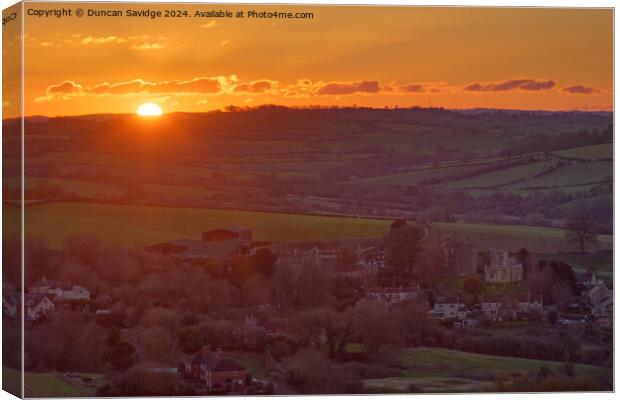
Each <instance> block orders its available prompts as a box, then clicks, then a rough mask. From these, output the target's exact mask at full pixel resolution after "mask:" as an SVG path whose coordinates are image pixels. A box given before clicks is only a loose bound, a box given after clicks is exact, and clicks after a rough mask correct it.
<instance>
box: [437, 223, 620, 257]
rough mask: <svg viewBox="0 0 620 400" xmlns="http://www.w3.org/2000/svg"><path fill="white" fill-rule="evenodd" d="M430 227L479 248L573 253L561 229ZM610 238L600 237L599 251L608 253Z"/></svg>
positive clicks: (446, 225) (474, 226) (611, 237)
mask: <svg viewBox="0 0 620 400" xmlns="http://www.w3.org/2000/svg"><path fill="white" fill-rule="evenodd" d="M433 227H436V228H437V230H438V231H439V232H441V233H443V234H445V235H449V236H450V237H453V238H464V237H466V236H470V237H472V238H473V239H474V240H475V241H476V242H477V243H478V247H479V248H485V247H487V248H488V247H498V248H506V249H508V250H509V251H517V250H519V249H520V248H521V247H525V248H527V249H528V250H529V251H532V252H560V251H570V250H574V249H571V248H569V246H568V245H567V243H566V237H565V234H566V231H565V230H563V229H556V228H547V227H536V226H525V225H491V224H451V223H434V224H433ZM612 246H613V236H611V235H599V248H600V249H610V248H612Z"/></svg>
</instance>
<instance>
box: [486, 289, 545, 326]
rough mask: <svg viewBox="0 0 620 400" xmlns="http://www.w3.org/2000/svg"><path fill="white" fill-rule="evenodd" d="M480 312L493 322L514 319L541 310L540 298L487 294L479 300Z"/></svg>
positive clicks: (518, 294) (517, 294)
mask: <svg viewBox="0 0 620 400" xmlns="http://www.w3.org/2000/svg"><path fill="white" fill-rule="evenodd" d="M481 307H482V312H483V313H484V314H486V315H487V316H488V317H489V318H491V319H493V320H497V319H500V320H501V319H505V318H511V317H512V318H515V317H518V316H519V315H524V314H527V313H529V312H530V311H541V310H542V296H531V295H530V293H510V294H487V295H483V297H482V300H481Z"/></svg>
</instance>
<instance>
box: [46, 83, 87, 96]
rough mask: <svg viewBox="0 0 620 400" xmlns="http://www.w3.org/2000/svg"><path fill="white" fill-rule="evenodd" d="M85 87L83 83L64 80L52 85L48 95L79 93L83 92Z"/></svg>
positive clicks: (48, 89)
mask: <svg viewBox="0 0 620 400" xmlns="http://www.w3.org/2000/svg"><path fill="white" fill-rule="evenodd" d="M83 90H84V88H83V87H82V85H80V84H77V83H75V82H73V81H64V82H62V83H59V84H57V85H51V86H50V87H48V88H47V94H48V95H52V96H53V95H68V94H78V93H82V91H83Z"/></svg>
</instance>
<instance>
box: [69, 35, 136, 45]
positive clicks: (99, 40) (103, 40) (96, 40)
mask: <svg viewBox="0 0 620 400" xmlns="http://www.w3.org/2000/svg"><path fill="white" fill-rule="evenodd" d="M126 41H127V39H123V38H122V37H118V36H103V37H92V36H87V37H85V38H84V39H82V41H81V42H80V43H82V44H107V43H116V44H118V43H125V42H126Z"/></svg>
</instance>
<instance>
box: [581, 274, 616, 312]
mask: <svg viewBox="0 0 620 400" xmlns="http://www.w3.org/2000/svg"><path fill="white" fill-rule="evenodd" d="M613 293H614V292H613V290H611V289H609V288H608V287H607V285H605V283H604V282H603V281H602V280H599V281H598V282H597V284H596V285H595V286H594V287H592V288H591V289H590V290H588V293H587V298H588V302H589V305H590V308H591V309H592V315H594V316H595V317H598V318H601V317H608V316H609V317H610V316H611V315H612V314H613V298H614V296H613Z"/></svg>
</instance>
